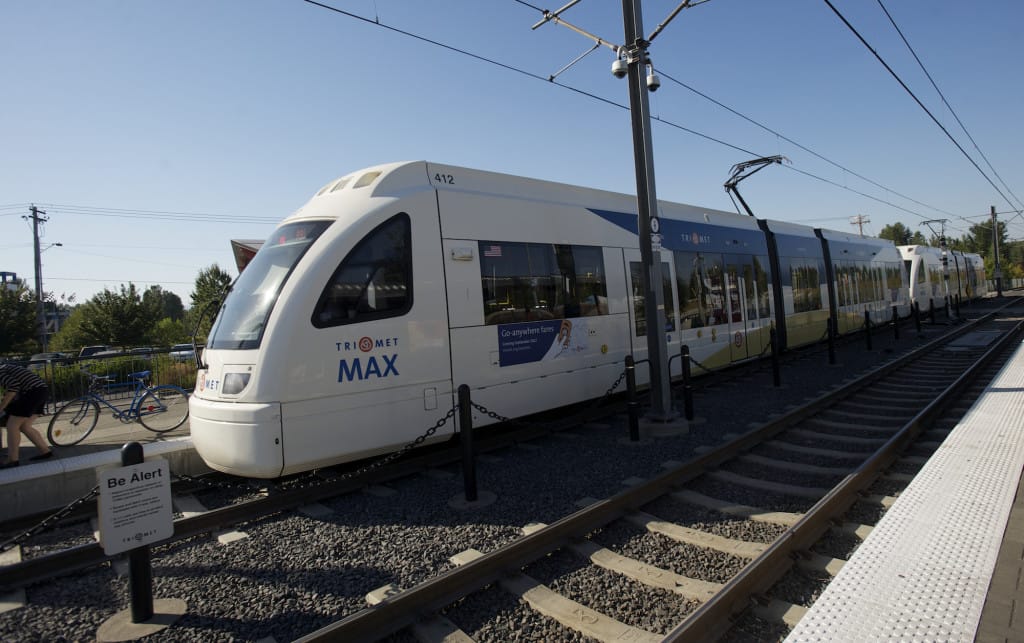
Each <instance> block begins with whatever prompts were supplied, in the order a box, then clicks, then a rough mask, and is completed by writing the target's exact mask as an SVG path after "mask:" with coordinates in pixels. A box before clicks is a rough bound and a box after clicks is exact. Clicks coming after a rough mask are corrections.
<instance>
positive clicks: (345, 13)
mask: <svg viewBox="0 0 1024 643" xmlns="http://www.w3.org/2000/svg"><path fill="white" fill-rule="evenodd" d="M514 1H515V2H517V3H519V4H521V5H523V6H525V7H528V8H530V9H532V10H535V11H538V12H540V13H542V14H543V13H544V10H543V9H540V8H538V7H536V6H534V5H532V4H530V3H528V2H523V0H514ZM303 2H306V3H307V4H311V5H313V6H316V7H319V8H322V9H326V10H328V11H332V12H334V13H337V14H340V15H343V16H346V17H349V18H353V19H355V20H358V21H360V22H363V23H366V24H368V25H372V26H374V27H378V28H381V29H385V30H387V31H391V32H393V33H397V34H400V35H403V36H407V37H409V38H413V39H415V40H419V41H420V42H424V43H427V44H431V45H434V46H437V47H440V48H442V49H446V50H448V51H452V52H455V53H459V54H462V55H465V56H468V57H470V58H473V59H475V60H478V61H481V62H486V63H489V64H492V65H495V66H497V67H500V68H502V69H505V70H507V71H512V72H515V73H517V74H521V75H523V76H526V77H528V78H532V79H535V80H540V81H544V82H546V83H548V84H551V85H556V86H558V87H560V88H562V89H565V90H568V91H571V92H574V93H577V94H580V95H581V96H585V97H587V98H590V99H592V100H596V101H599V102H602V103H605V104H606V105H610V106H613V107H617V108H619V109H622V110H627V111H628V110H629V106H627V105H624V104H622V103H619V102H617V101H613V100H610V99H608V98H605V97H603V96H599V95H597V94H593V93H591V92H588V91H584V90H581V89H578V88H576V87H573V86H571V85H567V84H565V83H562V82H559V81H556V80H553V79H552V78H551V77H545V76H541V75H539V74H535V73H532V72H529V71H526V70H524V69H520V68H517V67H513V66H512V65H508V64H505V63H502V62H498V61H496V60H493V59H490V58H487V57H484V56H480V55H478V54H474V53H472V52H469V51H466V50H464V49H460V48H458V47H455V46H452V45H448V44H445V43H442V42H439V41H437V40H433V39H431V38H427V37H425V36H421V35H419V34H415V33H412V32H409V31H406V30H404V29H399V28H396V27H393V26H390V25H388V24H385V23H383V22H381V21H380V20H379V19H376V20H370V19H368V18H365V17H363V16H360V15H358V14H354V13H351V12H349V11H345V10H343V9H338V8H335V7H332V6H330V5H327V4H324V3H322V2H317V1H316V0H303ZM659 71H661V70H660V68H659ZM662 73H663V74H664V72H662ZM666 77H668V76H667V75H666ZM672 80H673V81H674V82H677V83H679V84H680V85H682V86H684V87H686V88H687V89H691V91H696V90H692V88H690V87H688V86H686V85H685V84H683V83H681V82H680V81H677V80H675V79H674V78H673V79H672ZM698 93H699V92H698ZM701 95H702V96H705V97H707V96H706V95H704V94H701ZM707 98H708V99H709V100H712V101H713V102H716V103H717V104H719V105H721V106H722V107H725V106H724V105H722V104H721V103H718V102H717V101H714V99H711V98H710V97H707ZM726 109H730V108H726ZM730 111H733V112H734V113H736V114H737V115H740V114H739V113H738V112H735V110H731V109H730ZM741 116H742V115H741ZM743 118H747V117H745V116H743ZM651 119H652V120H655V121H658V122H659V123H662V124H664V125H667V126H669V127H672V128H674V129H678V130H680V131H683V132H686V133H688V134H692V135H694V136H697V137H700V138H703V139H705V140H707V141H710V142H713V143H717V144H719V145H722V146H725V147H728V148H730V149H734V150H736V151H739V152H743V153H744V154H749V155H752V156H763V154H758V153H756V152H753V151H751V150H748V149H746V148H744V147H741V146H739V145H735V144H732V143H729V142H726V141H723V140H721V139H718V138H715V137H713V136H710V135H708V134H704V133H702V132H699V131H697V130H694V129H691V128H688V127H684V126H682V125H679V124H678V123H674V122H672V121H669V120H666V119H664V118H660V117H657V116H653V115H652V116H651ZM748 120H750V119H748ZM751 122H754V121H752V120H751ZM755 124H757V125H759V126H760V127H762V128H764V129H766V130H767V131H770V132H773V133H775V134H776V135H777V136H779V137H781V138H784V139H786V140H787V141H790V142H791V143H793V144H794V145H797V146H798V147H801V149H807V148H804V147H803V146H802V145H800V144H798V143H796V142H795V141H792V140H790V139H788V138H786V137H784V136H782V135H781V134H778V133H776V132H774V130H771V129H770V128H767V127H765V126H763V125H760V124H759V123H756V122H755ZM807 151H808V152H809V153H811V154H814V155H815V156H818V157H819V158H822V159H823V160H825V161H827V162H829V163H831V164H833V165H835V166H836V167H839V168H840V169H842V170H843V171H846V172H848V173H850V174H852V175H854V176H857V177H858V178H861V179H863V180H865V181H867V182H869V183H871V184H873V185H875V186H876V187H879V188H881V189H883V190H886V191H887V192H891V193H892V194H895V195H897V196H899V197H901V198H904V199H907V200H908V201H912V202H914V203H917V204H918V205H921V206H923V207H927V208H929V209H932V210H936V211H938V212H943V213H945V214H949V215H950V216H954V217H955V216H957V215H955V214H952V213H947V212H944V211H943V210H940V209H938V208H935V207H934V206H930V205H928V204H925V203H923V202H921V201H917V200H915V199H912V198H910V197H907V196H904V195H902V194H900V193H899V192H897V191H896V190H893V189H891V188H887V187H885V186H883V185H881V184H879V183H876V182H874V181H871V180H870V179H867V178H866V177H863V176H861V175H860V174H858V173H856V172H854V171H852V170H849V169H848V168H845V167H843V166H842V165H839V164H838V163H835V162H833V161H829V160H828V159H826V158H825V157H823V156H821V155H819V154H817V153H815V152H813V151H812V150H809V149H807ZM790 169H792V170H794V171H796V172H798V173H800V174H803V175H805V176H808V177H810V178H813V179H817V180H819V181H822V182H824V183H827V184H829V185H831V186H833V187H837V188H839V189H842V190H846V191H848V192H851V193H853V194H857V195H859V196H862V197H865V198H868V199H871V200H873V201H876V202H878V203H881V204H884V205H887V206H890V207H893V208H896V209H898V210H901V211H903V212H907V213H909V214H912V215H914V216H917V217H919V218H922V219H927V218H928V217H927V216H926V215H923V214H921V213H918V212H914V211H913V210H910V209H907V208H905V207H902V206H899V205H897V204H894V203H892V202H890V201H886V200H884V199H881V198H878V197H875V196H872V195H869V194H866V193H864V192H861V191H859V190H855V189H852V188H850V187H848V186H845V185H842V184H840V183H836V182H835V181H831V180H829V179H826V178H823V177H820V176H817V175H815V174H812V173H811V172H807V171H804V170H798V169H796V168H793V167H790Z"/></svg>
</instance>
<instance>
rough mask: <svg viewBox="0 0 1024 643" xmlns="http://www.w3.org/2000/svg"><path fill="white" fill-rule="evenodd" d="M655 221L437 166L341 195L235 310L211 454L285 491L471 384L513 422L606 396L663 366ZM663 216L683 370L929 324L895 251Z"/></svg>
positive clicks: (204, 433)
mask: <svg viewBox="0 0 1024 643" xmlns="http://www.w3.org/2000/svg"><path fill="white" fill-rule="evenodd" d="M636 211H637V205H636V198H635V197H633V196H628V195H624V194H615V193H611V192H606V191H601V190H594V189H586V188H581V187H574V186H569V185H562V184H557V183H551V182H547V181H540V180H534V179H527V178H520V177H514V176H507V175H502V174H496V173H491V172H484V171H480V170H473V169H467V168H462V167H455V166H450V165H442V164H437V163H431V162H425V161H418V162H406V163H394V164H388V165H380V166H377V167H371V168H368V169H365V170H360V171H358V172H354V173H352V174H349V175H346V176H344V177H342V178H340V179H337V180H335V181H331V182H330V183H329V184H328V185H326V186H324V187H323V188H322V189H321V190H320V191H319V192H317V193H316V195H314V196H313V197H312V198H311V199H310V200H309V202H308V203H306V204H305V205H304V206H302V207H301V208H300V209H299V210H298V211H296V212H295V213H294V214H292V215H291V216H289V217H287V218H286V219H284V221H282V222H281V224H280V226H279V227H278V228H277V229H276V230H275V231H274V233H273V234H272V235H271V236H270V238H269V239H268V240H267V241H266V243H264V245H263V246H262V247H261V248H260V250H259V252H258V253H257V254H256V256H255V257H254V258H253V260H252V261H251V263H249V265H248V266H246V268H245V270H244V271H243V272H242V274H241V275H240V276H239V278H238V280H237V281H236V283H235V284H234V286H233V288H232V290H231V292H230V293H229V294H228V296H227V297H226V298H225V301H224V303H223V305H222V307H221V309H220V311H219V313H218V316H217V319H216V321H215V323H214V326H213V329H212V331H211V333H210V336H209V338H208V341H207V347H206V349H205V350H204V351H203V354H202V361H203V364H202V368H201V369H200V371H199V374H198V378H197V383H196V389H195V393H194V394H193V395H192V396H191V399H190V419H191V433H192V440H193V443H194V445H195V447H196V450H197V451H198V453H199V455H200V456H201V457H202V458H203V460H205V461H206V462H207V464H209V466H211V467H212V468H214V469H217V470H220V471H223V472H227V473H231V474H236V475H241V476H247V477H257V478H273V477H279V476H282V475H287V474H292V473H297V472H300V471H304V470H308V469H313V468H317V467H322V466H327V465H331V464H336V463H340V462H345V461H350V460H357V459H362V458H366V457H369V456H373V455H376V454H380V453H384V452H388V451H391V450H393V449H395V448H397V447H399V446H401V445H403V444H405V443H407V442H409V441H411V440H413V439H414V438H416V437H417V436H419V435H421V434H423V433H424V432H425V431H426V429H427V428H429V427H431V426H433V425H434V424H435V422H436V421H437V420H438V419H439V418H441V417H443V416H444V415H445V414H446V413H447V412H448V411H449V410H450V409H451V408H452V407H453V406H454V405H455V403H456V400H455V392H456V390H457V388H458V386H459V385H461V384H467V385H469V386H470V387H471V391H472V398H473V401H474V402H476V403H479V404H481V405H483V406H485V407H487V408H488V409H491V410H493V411H495V412H497V413H499V414H502V415H504V416H508V417H519V416H523V415H528V414H531V413H536V412H539V411H543V410H546V409H551V408H556V407H561V406H565V405H568V404H573V403H577V402H581V401H585V400H589V399H593V398H598V397H600V396H601V395H603V394H604V393H605V391H607V390H608V388H609V387H610V386H611V385H612V384H613V383H614V382H615V381H616V380H617V379H618V377H619V375H620V374H621V373H622V370H623V362H624V358H625V356H626V355H629V354H632V355H633V356H634V357H635V358H636V359H637V360H641V359H643V358H645V357H646V356H647V345H646V344H647V338H646V324H647V322H648V319H649V316H648V314H647V311H645V306H644V301H643V288H642V282H641V280H642V277H641V275H642V270H641V267H642V264H641V260H640V250H639V244H638V238H637V216H636ZM658 212H659V218H660V221H661V226H660V239H658V240H657V241H658V244H659V245H660V252H656V256H658V255H660V259H661V262H662V274H663V280H664V283H663V288H664V301H665V308H664V311H658V315H657V316H656V317H655V319H657V320H659V322H658V323H663V324H664V329H665V334H666V337H667V341H668V348H669V354H670V355H678V353H679V349H680V346H681V345H682V344H686V345H688V346H689V349H690V352H691V355H692V357H693V358H694V359H695V360H697V361H699V362H700V363H702V364H703V365H705V366H708V367H710V368H713V367H716V366H719V367H720V366H724V365H726V364H729V363H731V362H737V361H743V360H748V359H753V358H757V357H759V356H761V355H762V354H763V353H764V351H765V349H766V347H767V345H768V343H769V334H770V328H771V327H772V325H774V326H775V328H776V331H777V336H778V339H779V342H780V345H781V346H782V347H783V348H785V347H794V346H799V345H803V344H808V343H812V342H818V341H821V340H822V339H823V338H824V337H825V333H826V328H827V326H826V324H827V320H828V319H829V317H830V316H833V317H834V318H835V321H836V324H837V328H838V331H839V332H840V333H846V332H852V331H855V330H859V329H860V328H862V327H863V324H864V314H865V311H867V312H868V314H869V315H870V316H871V318H872V320H873V321H875V322H876V323H881V322H884V321H887V320H889V319H891V315H892V308H893V307H894V306H895V307H896V308H897V309H898V311H899V314H900V315H901V316H907V315H908V314H910V306H911V300H910V293H909V290H908V281H907V272H906V267H905V264H904V259H903V257H902V256H901V254H900V251H899V250H898V249H897V248H896V247H895V246H894V245H893V244H892V243H891V242H888V241H883V240H879V239H864V238H859V237H857V236H854V235H850V234H844V233H840V232H833V231H828V230H817V229H812V228H807V227H803V226H798V225H794V224H790V223H781V222H775V221H767V220H758V219H754V218H752V217H748V216H741V215H738V214H735V213H730V212H722V211H716V210H709V209H706V208H700V207H695V206H690V205H682V204H677V203H668V202H660V203H659V204H658ZM975 292H977V291H975ZM671 369H672V373H673V375H679V374H680V373H681V371H680V369H681V360H680V359H678V358H676V359H674V360H672V361H671ZM637 375H638V381H639V382H640V383H641V384H643V383H645V382H646V381H647V379H648V374H647V372H646V369H644V368H638V369H637ZM473 422H474V425H475V426H482V425H484V424H487V423H490V422H492V420H491V419H490V418H488V417H486V416H483V415H478V416H475V417H474V419H473ZM454 425H455V422H454V421H453V422H449V423H447V424H446V425H445V426H443V427H442V428H441V429H440V430H439V431H438V432H437V433H436V434H435V435H434V436H433V438H432V440H433V441H438V440H444V439H446V438H448V437H450V436H451V435H452V432H453V431H454V430H455V426H454Z"/></svg>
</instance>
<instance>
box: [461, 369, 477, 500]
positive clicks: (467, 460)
mask: <svg viewBox="0 0 1024 643" xmlns="http://www.w3.org/2000/svg"><path fill="white" fill-rule="evenodd" d="M459 440H460V441H461V442H462V486H463V488H464V490H465V495H466V502H476V454H475V453H473V405H472V401H471V400H470V398H469V386H467V385H466V384H460V385H459Z"/></svg>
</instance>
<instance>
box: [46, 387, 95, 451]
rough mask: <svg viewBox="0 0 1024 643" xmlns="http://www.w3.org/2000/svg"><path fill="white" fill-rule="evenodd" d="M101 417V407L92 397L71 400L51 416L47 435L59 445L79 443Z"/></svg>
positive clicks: (67, 445) (54, 443)
mask: <svg viewBox="0 0 1024 643" xmlns="http://www.w3.org/2000/svg"><path fill="white" fill-rule="evenodd" d="M99 417H100V407H99V405H98V404H96V401H95V400H93V399H92V398H91V397H88V396H87V397H80V398H78V399H77V400H71V401H70V402H68V403H67V404H65V405H64V406H63V407H61V409H60V410H59V411H57V412H56V413H54V414H53V417H52V418H50V426H49V427H48V428H47V429H46V437H47V439H49V440H50V444H52V445H54V446H58V447H69V446H71V445H73V444H78V443H79V442H81V441H82V440H84V439H85V437H86V436H87V435H89V434H90V433H92V430H93V429H94V428H95V427H96V420H97V419H99Z"/></svg>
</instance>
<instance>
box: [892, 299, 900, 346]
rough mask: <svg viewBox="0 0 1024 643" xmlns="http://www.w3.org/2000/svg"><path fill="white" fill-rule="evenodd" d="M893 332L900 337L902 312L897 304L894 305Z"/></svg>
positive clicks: (896, 336) (894, 335) (897, 337)
mask: <svg viewBox="0 0 1024 643" xmlns="http://www.w3.org/2000/svg"><path fill="white" fill-rule="evenodd" d="M892 334H893V337H895V338H896V339H897V340H899V338H900V314H899V312H898V311H897V310H896V306H893V307H892Z"/></svg>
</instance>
